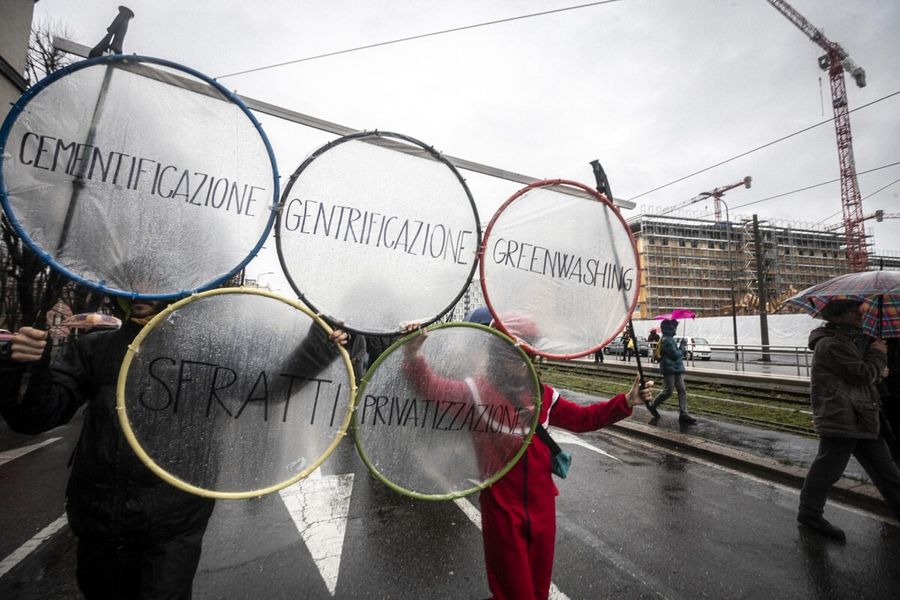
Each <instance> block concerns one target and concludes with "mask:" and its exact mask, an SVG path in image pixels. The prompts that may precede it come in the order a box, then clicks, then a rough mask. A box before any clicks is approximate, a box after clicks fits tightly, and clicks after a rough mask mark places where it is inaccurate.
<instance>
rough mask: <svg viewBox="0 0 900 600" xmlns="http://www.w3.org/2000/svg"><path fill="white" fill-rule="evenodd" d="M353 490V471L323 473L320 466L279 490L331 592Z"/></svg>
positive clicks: (334, 582)
mask: <svg viewBox="0 0 900 600" xmlns="http://www.w3.org/2000/svg"><path fill="white" fill-rule="evenodd" d="M352 493H353V473H345V474H341V475H329V476H327V477H324V476H322V473H321V470H319V469H316V470H315V471H313V472H312V473H311V474H310V476H309V477H307V478H306V479H303V480H301V481H299V482H297V483H295V484H294V485H292V486H290V487H287V488H284V489H283V490H281V492H280V494H281V499H282V500H283V501H284V505H285V507H286V508H287V510H288V512H289V513H290V515H291V519H293V521H294V525H296V526H297V530H298V531H299V532H300V536H301V537H302V538H303V541H304V542H305V543H306V547H307V549H308V550H309V553H310V554H311V555H312V557H313V560H314V561H315V563H316V566H317V567H318V568H319V574H320V575H321V576H322V580H323V581H324V582H325V585H326V586H328V591H329V592H330V593H331V595H332V596H334V590H335V587H336V586H337V579H338V572H339V571H340V568H341V551H342V549H343V547H344V533H345V532H346V530H347V516H348V515H349V514H350V495H351V494H352Z"/></svg>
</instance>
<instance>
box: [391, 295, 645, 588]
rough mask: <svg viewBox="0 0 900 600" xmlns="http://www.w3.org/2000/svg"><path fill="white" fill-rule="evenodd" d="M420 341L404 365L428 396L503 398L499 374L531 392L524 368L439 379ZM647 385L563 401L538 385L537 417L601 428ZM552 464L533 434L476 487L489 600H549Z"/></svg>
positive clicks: (520, 328) (410, 346) (518, 330)
mask: <svg viewBox="0 0 900 600" xmlns="http://www.w3.org/2000/svg"><path fill="white" fill-rule="evenodd" d="M488 315H489V313H488ZM467 320H470V321H471V322H476V323H482V324H488V323H490V322H491V321H490V318H489V316H488V317H487V320H485V317H484V314H483V313H481V314H474V315H472V314H470V315H469V316H468V317H467ZM504 325H506V327H507V328H508V329H509V330H510V331H511V332H513V333H514V335H516V336H519V337H522V338H523V339H530V338H533V337H536V336H532V335H529V334H528V333H526V332H527V331H536V327H535V326H534V324H533V323H529V322H527V320H526V319H519V320H518V321H517V322H515V323H513V322H507V321H504ZM424 342H425V335H421V336H419V337H417V338H415V339H413V340H411V341H409V342H407V343H406V344H405V345H404V366H403V369H404V371H405V372H406V373H407V375H408V377H409V379H410V381H412V382H413V383H414V385H415V386H416V387H417V388H418V389H419V390H420V391H421V392H424V393H425V395H426V396H427V397H429V398H431V399H432V400H434V401H445V400H452V401H459V402H465V403H468V402H473V401H476V402H477V401H478V400H477V399H476V398H473V394H477V395H478V396H479V397H480V398H481V401H482V402H484V403H485V404H494V403H498V402H503V401H504V394H503V393H502V392H501V391H500V390H498V389H497V387H496V384H497V382H498V381H499V380H500V379H501V378H502V379H503V385H508V386H509V388H510V389H515V388H516V387H517V386H516V385H514V384H513V383H514V382H515V381H516V380H519V379H521V382H522V392H523V393H524V394H525V395H530V394H531V393H532V391H533V390H532V389H531V387H530V386H529V385H528V383H530V379H529V376H528V375H527V374H526V373H522V372H517V371H514V370H513V371H510V370H509V369H508V368H507V369H505V370H504V371H503V372H502V373H500V372H497V373H495V374H494V376H493V377H476V378H473V379H472V380H471V383H467V382H466V381H464V380H452V379H446V378H444V377H441V376H440V375H439V374H438V373H437V372H435V371H434V370H432V367H431V365H429V364H428V361H427V360H426V359H425V357H423V356H421V354H419V349H420V348H421V346H422V344H423V343H424ZM491 368H493V369H499V368H502V365H501V364H499V363H497V362H491V363H489V364H488V369H491ZM647 385H648V387H647V388H645V389H643V390H642V389H640V382H639V379H638V378H635V380H634V384H633V385H632V386H631V389H630V390H629V391H628V392H627V393H626V394H618V395H616V396H613V397H612V398H611V399H609V400H608V401H606V400H604V401H600V402H595V403H593V404H588V405H581V404H577V403H575V402H572V401H570V400H567V399H565V398H564V397H562V396H560V395H559V394H558V392H556V390H554V389H553V388H552V387H550V386H548V385H542V386H541V390H542V399H541V410H540V415H539V422H540V423H542V424H543V425H544V426H547V427H549V426H550V425H552V426H554V427H561V428H562V429H567V430H569V431H576V432H582V431H594V430H597V429H600V428H602V427H605V426H607V425H610V424H612V423H615V422H616V421H619V420H621V419H624V418H625V417H627V416H629V415H630V414H631V412H632V408H633V407H634V405H635V404H638V403H645V402H647V400H649V399H650V396H651V389H650V387H652V385H653V384H652V382H648V384H647ZM473 390H475V391H473ZM486 452H487V450H485V451H483V452H482V454H484V453H486ZM481 458H484V457H483V456H482V457H481ZM550 461H551V451H550V447H549V446H548V445H547V443H546V442H544V441H543V440H542V439H541V438H540V436H538V435H535V436H534V438H533V440H532V442H531V443H530V444H529V445H528V449H527V450H526V452H525V455H524V456H522V458H521V459H520V460H519V461H518V462H516V464H515V466H513V468H512V469H511V470H510V471H509V472H507V473H506V475H504V476H503V477H502V478H500V479H499V480H498V481H497V482H495V483H494V484H493V485H492V486H491V487H488V488H485V489H484V490H482V491H481V494H480V496H479V499H480V504H481V525H482V528H481V531H482V540H483V543H484V558H485V566H486V568H487V575H488V585H489V586H490V589H491V594H492V598H493V599H494V600H520V599H529V600H535V599H536V600H546V598H548V597H549V594H550V579H551V575H552V571H553V554H554V548H555V546H556V496H557V495H558V494H559V491H558V490H557V488H556V484H554V483H553V479H552V477H551V471H550V469H551V462H550Z"/></svg>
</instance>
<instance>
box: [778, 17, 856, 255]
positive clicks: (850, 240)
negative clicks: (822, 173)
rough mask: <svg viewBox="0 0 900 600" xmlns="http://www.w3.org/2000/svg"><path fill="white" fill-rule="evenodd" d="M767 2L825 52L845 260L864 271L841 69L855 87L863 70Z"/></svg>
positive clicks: (818, 32) (804, 23) (820, 35)
mask: <svg viewBox="0 0 900 600" xmlns="http://www.w3.org/2000/svg"><path fill="white" fill-rule="evenodd" d="M768 2H769V4H771V5H772V6H774V7H775V9H776V10H777V11H778V12H780V13H781V14H783V15H784V16H785V17H787V18H788V20H789V21H790V22H791V23H793V24H794V25H796V26H797V27H798V28H799V29H800V31H802V32H803V33H805V34H806V37H808V38H809V39H811V40H812V41H813V43H815V44H817V45H818V46H819V47H821V48H822V49H823V50H825V54H824V55H823V56H820V57H819V66H820V67H821V68H822V70H824V71H828V77H829V79H830V80H831V102H832V106H833V108H834V129H835V132H836V133H837V148H838V159H839V161H840V165H841V206H842V209H843V212H844V235H845V237H846V245H847V264H848V267H849V268H850V271H851V272H856V271H865V270H866V267H867V266H868V262H869V256H868V252H867V250H866V232H865V228H864V227H863V224H862V222H863V214H862V199H861V197H860V194H859V184H858V182H857V180H856V163H855V162H854V161H853V138H852V136H851V135H850V111H849V109H848V107H847V86H846V85H845V84H844V71H845V70H846V71H847V72H849V73H850V75H851V76H852V77H853V79H854V80H855V81H856V85H857V86H859V87H865V86H866V72H865V71H864V70H863V69H862V67H859V66H857V65H856V64H855V63H854V62H853V61H852V60H850V55H849V54H847V51H846V50H844V49H843V48H841V46H840V45H839V44H836V43H834V42H832V41H831V40H829V39H828V38H827V37H825V34H824V33H822V31H821V30H820V29H817V28H816V27H814V26H813V25H812V23H810V22H809V21H807V20H806V18H805V17H804V16H803V15H801V14H800V13H798V12H797V11H796V10H795V9H794V7H792V6H791V5H790V4H788V3H787V2H785V1H784V0H768Z"/></svg>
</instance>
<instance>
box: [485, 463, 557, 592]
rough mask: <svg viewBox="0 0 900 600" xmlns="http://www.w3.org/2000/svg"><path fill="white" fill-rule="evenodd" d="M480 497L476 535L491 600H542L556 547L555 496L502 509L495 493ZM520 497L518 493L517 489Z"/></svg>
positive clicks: (499, 498)
mask: <svg viewBox="0 0 900 600" xmlns="http://www.w3.org/2000/svg"><path fill="white" fill-rule="evenodd" d="M502 482H503V480H501V481H499V482H498V483H497V484H495V485H494V487H493V488H489V489H487V490H485V491H483V492H482V493H481V534H482V536H483V538H484V562H485V566H486V567H487V575H488V585H489V586H490V589H491V593H492V594H493V598H494V599H495V600H546V599H547V597H548V596H549V595H550V578H551V575H552V573H553V551H554V547H555V545H556V494H555V489H554V490H553V491H551V490H549V489H548V490H547V491H548V492H549V493H546V494H541V495H540V496H543V497H540V498H539V497H537V495H536V494H530V495H529V499H528V500H529V501H528V503H527V504H523V503H522V502H521V500H520V501H519V502H518V503H516V504H515V505H509V504H506V505H504V504H503V501H504V498H503V496H502V495H500V496H499V497H498V496H497V495H495V494H494V493H492V492H495V491H496V489H495V488H496V487H497V486H498V485H502V484H503V483H502ZM519 494H522V490H521V489H519Z"/></svg>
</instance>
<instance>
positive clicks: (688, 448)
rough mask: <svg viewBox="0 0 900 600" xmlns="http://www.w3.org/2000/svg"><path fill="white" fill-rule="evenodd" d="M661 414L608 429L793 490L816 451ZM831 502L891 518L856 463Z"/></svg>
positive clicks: (578, 396)
mask: <svg viewBox="0 0 900 600" xmlns="http://www.w3.org/2000/svg"><path fill="white" fill-rule="evenodd" d="M560 391H562V390H560ZM564 395H565V396H566V397H568V398H570V399H572V400H574V401H585V402H589V401H596V400H597V397H592V396H589V395H587V394H583V393H580V392H573V391H569V390H566V391H565V392H564ZM659 412H660V414H661V418H660V419H659V420H658V421H657V423H656V424H655V425H653V424H650V419H651V417H650V413H649V412H647V409H645V408H643V407H635V409H634V414H633V415H632V416H631V417H630V418H628V419H625V420H623V421H619V422H618V423H616V424H615V425H612V426H611V427H610V429H612V430H614V431H617V432H619V433H622V434H625V435H628V436H632V437H637V438H641V439H644V440H646V441H649V442H651V443H653V444H656V445H659V446H662V447H665V448H671V449H673V450H678V451H680V452H684V453H686V454H691V455H694V456H698V457H700V458H703V459H706V460H709V461H711V462H714V463H716V464H721V465H723V466H728V467H731V468H734V469H737V470H740V471H743V472H746V473H750V474H753V475H755V476H757V477H760V478H763V479H768V480H771V481H775V482H778V483H781V484H784V485H788V486H790V487H794V488H797V489H800V487H801V486H802V485H803V479H804V478H805V477H806V471H807V469H808V468H809V464H810V463H811V462H812V460H813V458H815V455H816V451H817V449H818V445H819V442H818V439H817V438H808V437H804V436H801V435H796V434H792V433H784V432H780V431H771V430H768V429H760V428H756V427H750V426H747V425H739V424H736V423H730V422H725V421H721V420H717V419H716V418H714V417H707V416H705V415H701V414H695V415H694V416H695V417H696V418H697V423H696V424H695V425H687V426H686V425H680V424H679V423H678V412H677V410H667V409H666V407H665V406H664V407H663V408H661V409H660V411H659ZM829 497H830V498H833V499H835V500H840V501H842V502H844V503H846V504H849V505H852V506H856V507H858V508H862V509H865V510H869V511H873V512H877V513H879V514H881V515H884V516H889V517H892V516H893V513H891V511H890V509H889V508H888V506H887V504H886V503H885V502H884V500H883V499H882V497H881V494H880V493H879V492H878V490H877V489H876V488H875V486H873V485H871V482H870V481H869V478H868V476H867V475H866V473H865V471H864V470H863V468H862V467H861V466H860V465H859V463H858V462H857V461H856V459H855V458H851V459H850V464H849V465H848V466H847V469H846V470H845V471H844V477H843V478H842V479H841V480H840V481H839V482H838V483H836V484H835V485H834V487H832V489H831V492H830V493H829Z"/></svg>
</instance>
